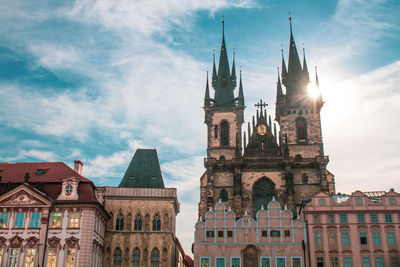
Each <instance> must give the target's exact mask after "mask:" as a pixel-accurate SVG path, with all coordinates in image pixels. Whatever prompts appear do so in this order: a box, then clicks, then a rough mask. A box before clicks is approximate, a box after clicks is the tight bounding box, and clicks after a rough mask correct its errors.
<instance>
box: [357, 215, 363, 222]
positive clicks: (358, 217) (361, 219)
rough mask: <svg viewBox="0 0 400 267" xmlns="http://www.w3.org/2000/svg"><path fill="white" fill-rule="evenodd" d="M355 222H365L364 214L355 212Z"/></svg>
mask: <svg viewBox="0 0 400 267" xmlns="http://www.w3.org/2000/svg"><path fill="white" fill-rule="evenodd" d="M357 222H358V223H365V215H364V214H357Z"/></svg>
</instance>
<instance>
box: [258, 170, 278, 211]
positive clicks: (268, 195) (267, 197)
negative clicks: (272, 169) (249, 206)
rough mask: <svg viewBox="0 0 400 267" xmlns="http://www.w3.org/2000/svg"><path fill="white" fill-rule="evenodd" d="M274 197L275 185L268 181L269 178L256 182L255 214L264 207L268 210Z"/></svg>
mask: <svg viewBox="0 0 400 267" xmlns="http://www.w3.org/2000/svg"><path fill="white" fill-rule="evenodd" d="M274 195H275V184H274V183H273V182H272V181H271V180H270V179H268V178H267V177H263V178H261V179H259V180H258V181H257V182H255V183H254V185H253V210H254V214H255V213H256V212H257V211H258V210H260V209H261V206H264V208H266V207H267V205H268V203H269V202H270V201H271V200H272V197H273V196H274Z"/></svg>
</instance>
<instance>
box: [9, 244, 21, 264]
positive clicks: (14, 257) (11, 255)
mask: <svg viewBox="0 0 400 267" xmlns="http://www.w3.org/2000/svg"><path fill="white" fill-rule="evenodd" d="M12 251H17V254H16V255H13V254H12ZM20 253H21V249H20V248H10V252H9V253H8V261H7V262H8V263H7V266H18V263H19V257H20ZM13 259H15V261H13V263H14V262H15V264H14V265H12V264H11V261H12V260H13Z"/></svg>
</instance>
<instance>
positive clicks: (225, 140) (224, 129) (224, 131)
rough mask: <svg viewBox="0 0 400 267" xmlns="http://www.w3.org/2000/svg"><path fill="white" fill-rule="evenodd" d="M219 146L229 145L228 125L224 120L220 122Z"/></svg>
mask: <svg viewBox="0 0 400 267" xmlns="http://www.w3.org/2000/svg"><path fill="white" fill-rule="evenodd" d="M221 145H222V146H228V145H229V123H228V122H227V121H225V120H223V121H222V122H221Z"/></svg>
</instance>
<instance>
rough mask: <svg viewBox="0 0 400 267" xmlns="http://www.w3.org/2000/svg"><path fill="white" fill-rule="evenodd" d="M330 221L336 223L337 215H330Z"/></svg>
mask: <svg viewBox="0 0 400 267" xmlns="http://www.w3.org/2000/svg"><path fill="white" fill-rule="evenodd" d="M328 222H329V223H335V215H328Z"/></svg>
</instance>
